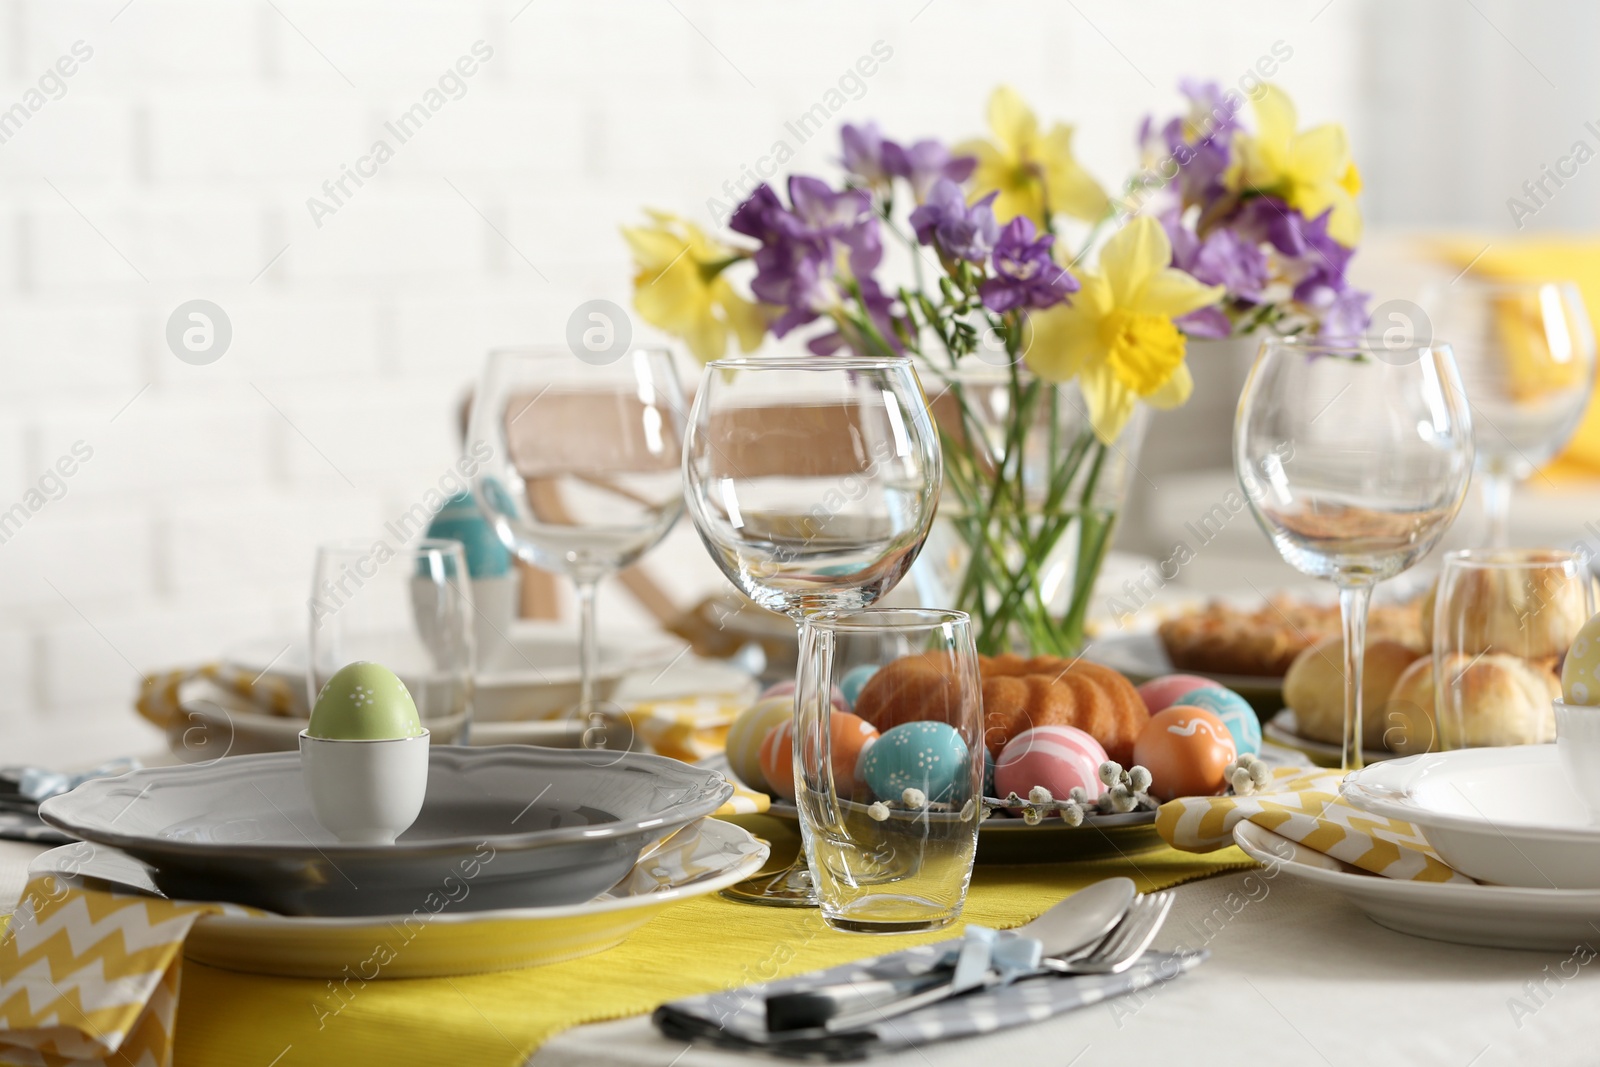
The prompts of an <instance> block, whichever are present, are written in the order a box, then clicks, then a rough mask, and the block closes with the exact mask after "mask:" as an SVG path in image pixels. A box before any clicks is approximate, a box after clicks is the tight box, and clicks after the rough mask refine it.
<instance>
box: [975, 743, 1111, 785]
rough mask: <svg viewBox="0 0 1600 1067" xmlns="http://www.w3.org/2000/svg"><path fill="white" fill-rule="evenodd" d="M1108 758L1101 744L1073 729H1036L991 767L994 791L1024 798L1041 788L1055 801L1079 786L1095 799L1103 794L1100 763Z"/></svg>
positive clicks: (1007, 750)
mask: <svg viewBox="0 0 1600 1067" xmlns="http://www.w3.org/2000/svg"><path fill="white" fill-rule="evenodd" d="M1107 758H1108V757H1107V756H1106V750H1105V749H1104V748H1103V747H1102V746H1101V744H1100V742H1098V741H1096V740H1095V739H1094V738H1093V737H1090V736H1089V735H1088V734H1086V733H1084V732H1083V731H1082V730H1080V729H1078V728H1077V727H1075V726H1035V727H1034V728H1033V729H1031V730H1024V731H1023V732H1022V733H1020V734H1018V735H1017V736H1016V737H1013V738H1012V739H1011V741H1010V743H1008V744H1007V745H1006V747H1005V748H1004V749H1002V750H1001V751H1000V758H999V759H998V760H996V761H995V764H994V787H995V792H996V793H997V795H999V796H1002V797H1003V796H1005V795H1006V794H1008V793H1015V794H1017V796H1019V797H1026V796H1027V795H1028V791H1029V790H1030V789H1032V788H1033V787H1034V786H1036V785H1042V786H1044V787H1045V788H1046V789H1048V790H1050V795H1051V796H1052V797H1054V798H1055V799H1057V800H1065V799H1067V794H1068V793H1070V792H1072V789H1073V787H1074V786H1081V787H1082V788H1083V791H1084V792H1085V793H1087V794H1089V799H1090V800H1094V799H1095V798H1096V797H1098V796H1099V795H1100V794H1101V793H1102V792H1104V791H1105V786H1104V785H1102V784H1101V783H1100V764H1102V763H1104V762H1106V760H1107Z"/></svg>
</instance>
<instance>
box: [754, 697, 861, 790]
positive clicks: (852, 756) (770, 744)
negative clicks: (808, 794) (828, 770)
mask: <svg viewBox="0 0 1600 1067" xmlns="http://www.w3.org/2000/svg"><path fill="white" fill-rule="evenodd" d="M831 715H832V717H831V718H830V719H829V720H828V734H829V740H830V743H831V750H832V752H831V760H830V762H831V763H832V764H833V780H834V785H835V788H837V789H838V791H839V795H840V796H842V797H844V798H845V799H847V800H848V799H849V798H850V795H851V794H852V793H853V792H854V789H855V777H856V764H857V763H859V762H860V761H861V754H862V753H863V752H864V751H866V750H867V749H868V748H869V747H870V746H871V745H872V743H873V742H875V741H877V740H878V731H877V730H875V729H874V728H873V726H872V724H871V723H869V722H867V720H865V719H863V718H861V717H859V716H856V715H852V714H850V713H849V712H848V711H835V712H832V713H831ZM761 773H762V776H763V777H765V778H766V780H767V784H768V785H770V786H771V787H772V793H773V795H775V796H779V797H782V798H783V799H784V800H793V799H794V792H795V781H794V719H792V718H789V719H785V720H783V721H782V722H780V723H779V724H778V725H776V726H774V727H773V728H772V730H771V731H770V732H769V733H768V734H767V736H766V738H765V739H764V740H763V741H762V742H761Z"/></svg>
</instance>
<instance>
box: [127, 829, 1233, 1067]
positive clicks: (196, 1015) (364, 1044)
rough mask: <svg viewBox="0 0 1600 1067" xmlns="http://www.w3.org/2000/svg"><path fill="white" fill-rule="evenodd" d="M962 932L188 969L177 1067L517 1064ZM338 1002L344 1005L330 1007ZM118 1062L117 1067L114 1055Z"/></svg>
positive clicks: (1010, 880) (754, 928)
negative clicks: (525, 965)
mask: <svg viewBox="0 0 1600 1067" xmlns="http://www.w3.org/2000/svg"><path fill="white" fill-rule="evenodd" d="M733 821H736V822H739V823H741V824H742V825H744V826H746V827H747V828H749V829H751V830H752V831H753V832H756V833H759V834H761V835H762V836H765V837H768V838H769V839H770V840H772V841H773V843H774V850H775V853H777V854H780V855H781V854H783V853H792V851H793V847H794V845H793V841H794V833H793V830H792V828H791V827H790V826H789V825H788V824H785V823H783V822H780V821H778V820H775V819H772V818H770V817H766V816H745V817H741V818H736V819H734V820H733ZM1251 866H1254V864H1253V863H1252V862H1251V861H1250V860H1249V859H1248V858H1247V857H1246V856H1244V854H1243V853H1241V852H1239V851H1238V850H1237V849H1227V850H1224V851H1220V852H1214V853H1210V854H1207V855H1194V854H1189V853H1183V852H1178V851H1175V850H1172V849H1162V850H1160V851H1156V852H1151V853H1146V854H1144V855H1138V856H1134V857H1131V858H1129V859H1121V858H1116V859H1097V860H1084V861H1080V862H1077V863H1067V864H1050V865H1039V866H1018V867H979V868H978V869H977V871H976V872H975V875H974V878H973V884H972V889H971V893H970V895H969V897H968V902H967V907H966V913H965V918H966V920H967V921H970V922H974V923H981V924H983V925H985V926H993V927H1001V928H1003V927H1010V926H1016V925H1019V924H1021V923H1023V922H1025V921H1027V920H1028V919H1031V918H1032V917H1034V916H1035V915H1037V914H1039V913H1040V912H1041V911H1043V910H1044V909H1045V908H1047V907H1049V906H1050V905H1051V904H1053V903H1055V902H1056V901H1057V900H1059V899H1060V898H1061V897H1062V896H1064V895H1065V894H1066V893H1068V892H1069V891H1071V890H1074V889H1078V888H1081V887H1083V886H1085V885H1088V884H1090V883H1092V882H1095V881H1097V880H1099V879H1101V878H1106V877H1110V876H1112V875H1119V874H1124V875H1127V876H1129V877H1131V878H1133V879H1134V880H1135V882H1137V883H1138V885H1139V887H1140V888H1141V889H1144V890H1152V889H1157V888H1164V887H1168V886H1172V885H1177V884H1179V883H1182V882H1186V881H1192V880H1194V879H1197V878H1204V877H1207V876H1210V875H1213V874H1217V873H1220V872H1223V871H1228V870H1238V869H1244V868H1248V867H1251ZM957 932H958V931H955V930H943V931H937V932H935V933H931V934H920V935H903V936H896V937H862V936H859V935H851V934H841V933H835V932H833V931H830V930H828V929H827V928H826V927H825V926H824V925H823V923H822V920H821V918H820V917H819V916H818V914H817V913H816V912H814V911H804V910H788V909H777V908H760V907H752V906H749V905H741V904H735V903H732V902H730V901H726V900H723V899H721V898H719V897H715V896H713V897H709V898H700V899H697V900H693V901H688V902H686V903H684V904H681V905H679V906H677V907H674V908H672V909H671V910H670V911H668V912H666V913H664V914H663V915H661V916H660V917H658V918H657V919H655V920H654V921H652V922H650V923H649V924H647V925H646V926H644V927H642V928H641V929H639V930H638V931H636V932H635V933H634V934H632V935H631V936H630V937H629V938H628V940H627V941H626V942H625V943H623V944H622V945H620V946H618V947H617V948H615V949H611V950H609V951H607V952H602V953H600V954H598V955H594V956H589V957H585V958H583V959H577V960H570V961H568V962H565V963H557V964H552V965H549V966H545V967H537V968H530V969H527V970H521V971H507V972H502V973H499V974H487V975H474V976H463V977H459V978H439V979H415V980H381V981H375V982H371V983H367V984H365V985H359V984H355V983H352V986H351V989H352V992H349V993H343V994H342V995H340V994H337V993H336V991H335V989H334V986H333V984H332V983H329V982H327V981H325V980H314V979H287V978H267V977H262V976H257V975H248V974H237V973H233V972H230V971H225V970H220V969H218V968H214V967H208V966H204V965H202V964H197V963H192V962H187V961H186V962H185V963H184V964H183V968H182V986H181V993H180V997H179V1004H178V1017H177V1044H176V1052H175V1062H176V1063H177V1064H178V1065H180V1067H186V1065H196V1067H200V1065H203V1067H229V1065H238V1067H265V1065H269V1064H270V1065H273V1067H297V1065H303V1064H347V1063H384V1064H412V1063H415V1064H427V1065H429V1067H432V1065H435V1064H439V1063H474V1064H485V1065H496V1064H503V1065H505V1067H512V1065H520V1064H521V1063H522V1062H523V1060H524V1059H526V1058H527V1057H528V1056H530V1055H531V1054H532V1053H533V1051H534V1050H535V1049H537V1048H538V1047H539V1046H540V1045H542V1044H543V1043H544V1042H545V1041H547V1040H548V1039H549V1038H550V1037H551V1036H552V1035H554V1034H557V1033H560V1032H561V1031H563V1030H566V1029H568V1028H570V1027H573V1026H578V1025H581V1024H583V1023H589V1022H597V1021H600V1020H604V1019H617V1018H623V1017H626V1016H631V1015H639V1014H643V1013H646V1012H649V1011H651V1010H652V1009H654V1008H655V1007H656V1006H657V1005H658V1004H660V1003H661V1002H663V1001H666V1000H672V999H675V998H678V997H683V996H688V995H691V994H695V993H703V992H708V991H711V990H715V989H725V988H729V987H733V986H738V985H744V984H748V983H751V982H758V981H766V980H769V979H772V978H776V977H779V976H782V975H789V974H799V973H802V972H805V971H810V970H816V969H818V968H821V967H828V966H833V965H835V964H839V963H845V962H848V961H850V960H853V959H860V958H864V957H867V956H874V955H878V954H881V953H883V952H886V951H893V950H894V949H898V948H904V947H909V946H911V945H914V944H921V943H925V942H928V941H935V940H939V939H942V938H948V937H951V936H954V934H955V933H957ZM341 1003H342V1007H340V1010H339V1011H338V1012H337V1014H332V1013H330V1011H329V1008H330V1006H339V1005H341ZM109 1062H111V1063H121V1062H122V1061H121V1060H120V1059H117V1058H115V1057H113V1058H112V1059H111V1060H110V1061H109Z"/></svg>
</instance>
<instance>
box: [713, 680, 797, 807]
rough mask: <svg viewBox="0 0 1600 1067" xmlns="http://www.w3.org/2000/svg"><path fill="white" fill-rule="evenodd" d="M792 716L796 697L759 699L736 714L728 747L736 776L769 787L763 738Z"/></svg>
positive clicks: (748, 782)
mask: <svg viewBox="0 0 1600 1067" xmlns="http://www.w3.org/2000/svg"><path fill="white" fill-rule="evenodd" d="M792 718H794V698H793V697H773V698H772V699H770V700H758V701H756V702H755V703H754V704H751V705H750V706H749V707H748V708H745V709H744V710H743V711H741V712H740V713H739V714H738V715H737V716H735V717H734V720H733V725H732V726H730V727H728V740H727V743H726V745H725V746H724V751H725V752H726V753H727V756H728V769H729V770H730V771H732V772H733V776H734V777H735V778H737V779H739V781H741V782H743V783H744V784H745V785H747V786H749V787H750V788H752V789H761V790H765V789H766V788H767V779H766V777H765V776H764V775H763V774H762V773H761V742H762V741H764V740H766V737H767V734H769V733H771V732H772V728H773V727H774V726H777V725H778V724H779V723H780V722H786V721H788V720H790V719H792ZM785 777H786V778H787V776H785Z"/></svg>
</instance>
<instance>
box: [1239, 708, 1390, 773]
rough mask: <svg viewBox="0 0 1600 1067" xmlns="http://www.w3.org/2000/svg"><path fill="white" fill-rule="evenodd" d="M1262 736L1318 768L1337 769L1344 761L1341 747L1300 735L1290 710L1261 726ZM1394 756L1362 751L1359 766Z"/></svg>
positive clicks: (1382, 750) (1380, 750)
mask: <svg viewBox="0 0 1600 1067" xmlns="http://www.w3.org/2000/svg"><path fill="white" fill-rule="evenodd" d="M1261 736H1262V737H1263V738H1265V739H1266V740H1268V741H1271V742H1272V743H1273V744H1275V745H1281V746H1283V747H1284V748H1292V749H1294V750H1295V751H1296V752H1299V753H1301V754H1302V755H1305V756H1308V757H1310V759H1311V762H1313V763H1315V764H1316V765H1317V766H1319V767H1337V766H1339V761H1340V760H1341V759H1343V758H1344V752H1343V751H1342V750H1341V748H1340V746H1338V745H1332V744H1329V743H1328V742H1326V741H1314V740H1312V739H1311V738H1309V737H1303V736H1301V734H1300V723H1299V721H1298V720H1297V719H1296V717H1295V713H1294V709H1293V708H1284V709H1283V710H1282V711H1280V712H1278V714H1276V715H1274V716H1273V717H1272V718H1271V719H1269V720H1267V721H1266V722H1265V723H1263V724H1262V726H1261ZM1394 758H1395V754H1394V753H1393V752H1390V751H1389V750H1388V749H1386V748H1363V749H1362V750H1361V762H1362V763H1380V762H1382V761H1383V760H1391V759H1394Z"/></svg>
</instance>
